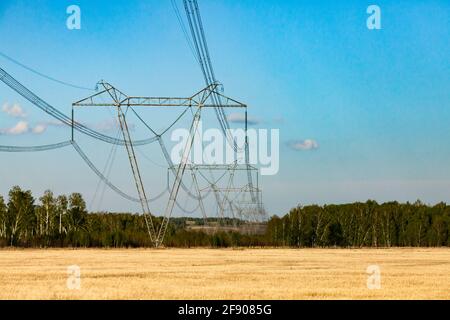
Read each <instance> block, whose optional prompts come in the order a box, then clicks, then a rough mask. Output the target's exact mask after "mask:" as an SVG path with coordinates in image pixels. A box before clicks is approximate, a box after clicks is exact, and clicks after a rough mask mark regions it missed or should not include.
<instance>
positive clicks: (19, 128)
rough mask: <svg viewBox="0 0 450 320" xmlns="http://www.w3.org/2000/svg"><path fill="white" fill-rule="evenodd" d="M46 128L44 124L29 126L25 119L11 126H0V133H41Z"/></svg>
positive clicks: (14, 134) (12, 134)
mask: <svg viewBox="0 0 450 320" xmlns="http://www.w3.org/2000/svg"><path fill="white" fill-rule="evenodd" d="M47 128H48V125H46V124H37V125H35V126H30V124H29V123H28V122H27V121H23V120H22V121H19V122H17V123H16V125H14V126H13V127H9V128H0V134H3V135H9V136H18V135H21V134H26V133H32V134H42V133H44V132H45V131H46V130H47Z"/></svg>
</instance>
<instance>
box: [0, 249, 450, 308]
mask: <svg viewBox="0 0 450 320" xmlns="http://www.w3.org/2000/svg"><path fill="white" fill-rule="evenodd" d="M71 265H78V266H79V267H80V269H81V278H80V280H81V288H80V290H76V289H75V290H70V289H68V287H67V278H68V275H67V267H68V266H71ZM369 265H378V266H379V267H380V269H381V286H382V287H381V289H379V290H369V289H368V288H367V278H368V277H369V275H368V274H367V273H366V269H367V267H368V266H369ZM0 299H450V249H380V250H375V249H361V250H350V249H348V250H346V249H336V250H332V249H310V250H288V249H259V250H257V249H251V250H232V249H230V250H209V249H191V250H187V249H186V250H183V249H167V250H144V249H138V250H99V249H98V250H97V249H92V250H53V249H51V250H0Z"/></svg>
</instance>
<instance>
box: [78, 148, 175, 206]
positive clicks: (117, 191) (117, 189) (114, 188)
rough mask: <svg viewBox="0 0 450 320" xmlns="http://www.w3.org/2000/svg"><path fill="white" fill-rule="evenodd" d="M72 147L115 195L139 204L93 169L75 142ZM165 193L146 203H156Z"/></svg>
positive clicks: (135, 199)
mask: <svg viewBox="0 0 450 320" xmlns="http://www.w3.org/2000/svg"><path fill="white" fill-rule="evenodd" d="M72 145H73V147H74V149H75V150H76V151H77V153H78V154H79V155H80V157H81V158H82V159H83V160H84V162H85V163H86V164H87V165H88V166H89V168H91V170H92V171H93V172H94V173H95V174H96V175H97V176H98V177H99V178H100V179H101V180H103V182H104V183H105V184H107V185H108V186H109V187H110V188H111V189H112V190H113V191H115V192H116V193H117V194H119V195H120V196H121V197H123V198H125V199H128V200H130V201H133V202H138V203H140V202H141V201H140V199H137V198H135V197H132V196H130V195H128V194H126V193H125V192H123V191H122V190H120V189H119V188H117V187H116V186H115V185H113V184H112V183H111V182H110V181H109V180H108V179H107V178H106V177H105V176H104V175H103V174H102V173H101V172H100V171H99V170H98V169H97V167H95V165H94V164H93V163H92V162H91V160H89V158H88V156H87V155H86V154H85V153H84V152H83V150H81V148H80V146H79V145H78V144H77V143H76V142H75V141H72ZM166 192H167V189H164V190H163V192H161V193H160V194H159V195H157V196H156V197H154V198H150V199H148V202H152V201H156V200H158V199H160V198H161V197H162V196H163V195H164V194H165V193H166Z"/></svg>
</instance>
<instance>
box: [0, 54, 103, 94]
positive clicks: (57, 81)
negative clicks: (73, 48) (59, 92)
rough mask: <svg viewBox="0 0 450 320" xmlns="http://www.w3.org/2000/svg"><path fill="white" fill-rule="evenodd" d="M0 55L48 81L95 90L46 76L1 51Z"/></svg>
mask: <svg viewBox="0 0 450 320" xmlns="http://www.w3.org/2000/svg"><path fill="white" fill-rule="evenodd" d="M0 56H2V57H3V58H5V59H6V60H8V61H10V62H12V63H14V64H16V65H18V66H20V67H22V68H24V69H25V70H28V71H30V72H32V73H34V74H36V75H38V76H40V77H43V78H45V79H47V80H50V81H53V82H56V83H59V84H62V85H64V86H67V87H71V88H75V89H80V90H89V91H95V90H94V89H92V88H87V87H83V86H78V85H75V84H72V83H68V82H65V81H62V80H58V79H56V78H53V77H51V76H48V75H46V74H44V73H42V72H39V71H37V70H36V69H33V68H31V67H29V66H26V65H24V64H23V63H21V62H19V61H17V60H16V59H13V58H11V57H10V56H8V55H6V54H5V53H3V52H0Z"/></svg>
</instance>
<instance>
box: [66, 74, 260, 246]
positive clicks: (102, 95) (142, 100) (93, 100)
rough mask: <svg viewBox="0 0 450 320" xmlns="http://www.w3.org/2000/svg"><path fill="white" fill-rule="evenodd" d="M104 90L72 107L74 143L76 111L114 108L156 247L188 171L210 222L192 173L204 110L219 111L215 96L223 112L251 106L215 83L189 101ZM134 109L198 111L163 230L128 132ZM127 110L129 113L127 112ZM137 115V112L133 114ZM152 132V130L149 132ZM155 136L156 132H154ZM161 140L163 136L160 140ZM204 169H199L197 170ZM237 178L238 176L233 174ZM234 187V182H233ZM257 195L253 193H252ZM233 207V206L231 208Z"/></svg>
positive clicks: (105, 86)
mask: <svg viewBox="0 0 450 320" xmlns="http://www.w3.org/2000/svg"><path fill="white" fill-rule="evenodd" d="M98 85H99V86H100V87H101V88H102V89H101V90H100V91H99V92H98V93H96V94H94V95H91V96H89V97H87V98H84V99H82V100H79V101H77V102H74V103H73V104H72V139H73V124H75V123H76V122H75V120H74V108H77V107H114V108H116V109H117V114H118V119H119V124H120V129H121V131H122V134H123V139H124V145H125V147H126V149H127V153H128V157H129V161H130V166H131V170H132V173H133V177H134V180H135V183H136V189H137V191H138V195H139V199H140V202H141V206H142V211H143V214H144V217H145V221H146V225H147V230H148V233H149V236H150V239H151V241H152V243H153V244H154V246H155V247H160V246H161V245H162V244H163V241H164V237H165V234H166V231H167V226H168V224H169V221H170V218H171V215H172V213H173V209H174V206H175V204H176V202H177V196H178V193H179V189H180V186H181V185H182V179H183V175H184V173H185V170H186V169H188V170H191V175H192V177H193V181H194V185H195V189H196V192H197V194H198V197H197V198H198V200H199V207H200V209H201V211H202V215H203V218H204V219H205V221H206V219H207V215H206V211H205V208H204V204H203V200H202V196H201V192H202V191H203V190H201V189H200V187H199V184H198V180H197V177H196V175H195V170H192V165H189V164H188V160H189V155H190V152H191V149H192V145H193V143H194V139H195V135H196V133H197V130H198V126H199V123H200V119H201V114H202V109H204V108H217V107H218V106H217V104H209V103H208V100H209V99H210V98H211V96H212V95H219V96H220V97H221V98H222V99H221V101H222V103H223V104H222V105H220V107H221V108H245V109H246V108H247V106H246V105H245V104H243V103H240V102H238V101H236V100H234V99H231V98H228V97H226V96H224V95H222V94H220V93H219V92H217V88H218V84H217V83H214V84H211V85H209V86H207V87H206V88H205V89H203V90H201V91H199V92H197V93H196V94H194V95H193V96H191V97H187V98H170V97H134V96H127V95H126V94H124V93H123V92H122V91H120V90H118V89H117V88H115V87H114V86H112V85H111V84H109V83H107V82H104V81H101V82H99V84H98ZM133 107H154V108H161V107H162V108H167V107H185V108H186V107H188V108H191V109H193V111H194V110H195V113H194V117H193V120H192V124H191V127H190V131H189V137H188V141H187V142H186V145H185V147H184V150H183V156H182V160H181V162H180V163H179V164H178V165H176V166H172V167H171V168H170V169H171V170H172V172H174V173H175V180H174V182H173V185H172V187H171V189H170V195H169V200H168V203H167V206H166V209H165V211H164V214H163V219H162V222H161V225H160V226H159V230H157V229H156V228H155V225H154V223H153V220H152V213H151V212H150V209H149V206H148V200H147V195H146V192H145V188H144V183H143V181H142V177H141V174H140V171H139V165H138V161H137V159H136V155H135V152H134V147H133V140H132V139H131V135H130V132H129V130H128V125H127V122H126V110H128V109H130V108H131V110H133V109H132V108H133ZM124 109H125V112H124ZM133 111H134V110H133ZM149 129H151V128H149ZM152 132H154V131H153V130H152ZM157 137H158V138H160V135H159V136H158V135H157ZM199 168H201V167H198V168H197V170H198V169H199ZM229 168H230V166H210V167H209V166H208V169H210V170H224V169H229ZM232 168H233V172H234V170H237V169H238V165H237V164H235V165H233V166H232ZM254 169H256V168H254V167H252V168H251V170H254ZM241 170H249V166H248V165H245V169H244V168H242V169H241ZM233 175H234V173H233ZM230 183H231V179H230ZM211 188H212V190H213V191H214V193H215V195H216V197H217V203H218V205H219V208H220V212H221V215H223V211H224V206H225V205H226V203H227V202H230V201H229V199H227V197H226V196H225V197H223V198H222V199H220V198H219V197H218V195H219V193H221V192H222V191H221V190H219V189H218V188H215V186H212V187H211ZM230 191H232V189H231V188H229V190H228V191H227V194H228V193H229V192H230ZM252 192H253V191H252ZM230 206H231V204H230Z"/></svg>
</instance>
